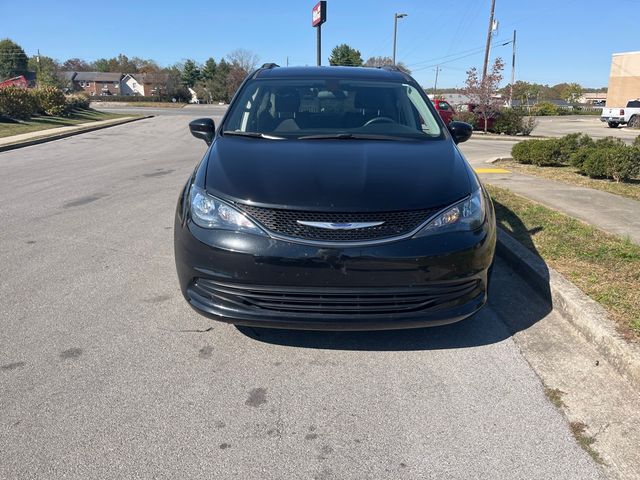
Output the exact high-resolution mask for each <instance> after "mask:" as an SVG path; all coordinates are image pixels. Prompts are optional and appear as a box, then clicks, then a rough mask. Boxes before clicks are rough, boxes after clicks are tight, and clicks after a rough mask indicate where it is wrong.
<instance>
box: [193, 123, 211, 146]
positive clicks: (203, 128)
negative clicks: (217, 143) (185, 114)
mask: <svg viewBox="0 0 640 480" xmlns="http://www.w3.org/2000/svg"><path fill="white" fill-rule="evenodd" d="M189 130H190V131H191V135H193V136H194V137H196V138H201V139H202V140H204V141H205V142H207V145H211V142H213V137H214V135H215V134H216V125H215V123H214V122H213V120H211V119H210V118H198V119H197V120H193V121H192V122H190V123H189Z"/></svg>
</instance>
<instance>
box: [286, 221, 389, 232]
mask: <svg viewBox="0 0 640 480" xmlns="http://www.w3.org/2000/svg"><path fill="white" fill-rule="evenodd" d="M296 223H299V224H300V225H305V226H307V227H314V228H324V229H326V230H356V229H358V228H368V227H377V226H378V225H382V224H383V223H384V222H353V223H331V222H303V221H302V220H296Z"/></svg>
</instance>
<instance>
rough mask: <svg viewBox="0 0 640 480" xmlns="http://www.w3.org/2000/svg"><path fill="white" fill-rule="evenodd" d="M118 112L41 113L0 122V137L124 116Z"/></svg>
mask: <svg viewBox="0 0 640 480" xmlns="http://www.w3.org/2000/svg"><path fill="white" fill-rule="evenodd" d="M126 116H130V115H121V114H119V113H105V112H98V111H97V110H92V109H89V110H79V111H76V112H73V113H72V114H71V115H69V116H68V117H50V116H46V115H41V116H37V117H33V118H31V119H30V120H24V121H8V122H6V123H5V122H0V138H2V137H11V136H13V135H20V134H21V133H29V132H37V131H40V130H48V129H50V128H57V127H68V126H71V125H79V124H81V123H89V122H97V121H99V120H111V119H113V118H119V117H126Z"/></svg>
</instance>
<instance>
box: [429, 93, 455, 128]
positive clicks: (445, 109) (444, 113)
mask: <svg viewBox="0 0 640 480" xmlns="http://www.w3.org/2000/svg"><path fill="white" fill-rule="evenodd" d="M431 101H432V102H433V106H434V107H436V110H437V111H438V113H439V114H440V118H442V121H443V122H444V124H445V125H449V123H450V122H451V120H453V114H454V110H453V107H452V106H451V105H450V104H449V102H447V101H446V100H437V99H435V100H431Z"/></svg>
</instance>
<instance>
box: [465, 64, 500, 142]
mask: <svg viewBox="0 0 640 480" xmlns="http://www.w3.org/2000/svg"><path fill="white" fill-rule="evenodd" d="M503 69H504V62H503V61H502V59H501V58H496V59H495V61H494V62H493V66H492V67H491V71H490V72H488V73H487V76H486V77H485V78H484V80H483V79H481V78H479V76H478V70H477V69H476V67H472V68H470V69H469V70H467V80H466V81H465V87H464V88H463V89H462V93H464V94H465V95H467V96H468V97H469V102H470V103H471V104H472V105H473V106H474V107H473V108H474V110H473V111H474V113H476V114H477V115H479V116H480V117H481V118H482V119H483V120H484V131H485V133H486V132H487V122H488V117H489V116H490V115H491V114H492V113H494V112H497V111H498V110H500V107H501V106H502V103H503V100H502V99H501V98H499V97H497V96H496V94H497V92H498V86H499V85H500V82H501V81H502V70H503Z"/></svg>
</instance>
